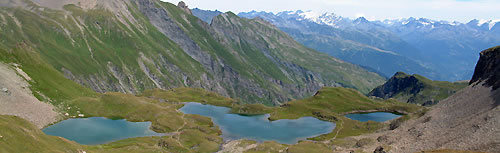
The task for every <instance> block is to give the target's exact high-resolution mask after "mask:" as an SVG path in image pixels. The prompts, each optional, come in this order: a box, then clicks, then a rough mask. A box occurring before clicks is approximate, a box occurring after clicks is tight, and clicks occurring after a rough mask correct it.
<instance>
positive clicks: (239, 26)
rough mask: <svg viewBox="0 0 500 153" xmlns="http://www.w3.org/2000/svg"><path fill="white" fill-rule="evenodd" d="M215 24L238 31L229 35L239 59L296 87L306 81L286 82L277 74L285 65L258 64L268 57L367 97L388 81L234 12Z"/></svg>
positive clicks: (294, 79)
mask: <svg viewBox="0 0 500 153" xmlns="http://www.w3.org/2000/svg"><path fill="white" fill-rule="evenodd" d="M214 24H217V26H219V28H222V29H235V30H236V31H239V32H240V33H237V34H236V36H231V35H230V34H227V35H226V37H228V38H229V41H230V43H231V45H232V47H233V49H234V50H235V51H237V52H238V54H240V55H251V56H242V57H245V60H246V61H248V62H249V63H250V64H254V67H257V68H258V69H262V70H269V71H271V72H273V73H267V74H266V73H264V74H265V75H270V76H273V77H274V78H278V79H280V78H281V80H282V81H283V82H287V81H289V79H291V81H293V82H294V83H295V84H303V83H304V80H301V79H299V78H293V77H292V78H288V79H286V76H284V75H285V74H283V73H281V71H280V70H277V69H278V67H280V66H281V64H282V63H274V62H270V63H265V62H262V61H259V59H265V58H267V57H266V55H264V54H265V53H266V54H269V56H271V57H273V58H277V59H280V60H282V61H287V62H291V63H294V64H297V65H298V66H301V67H303V68H306V69H307V70H310V71H312V72H316V73H319V74H321V77H322V79H324V80H332V81H335V82H336V83H339V84H341V85H342V86H344V87H348V88H354V89H357V90H359V91H361V92H363V93H368V92H369V91H370V90H371V89H373V87H374V86H376V85H377V84H380V83H381V82H380V81H383V80H385V79H384V78H383V77H381V76H379V75H377V74H375V73H371V72H368V71H366V70H364V69H362V68H361V67H359V66H356V65H353V64H350V63H346V62H343V61H340V60H338V59H335V58H333V57H331V56H328V55H326V54H323V53H320V52H317V51H315V50H312V49H310V48H307V47H305V46H303V45H301V44H299V43H298V42H296V41H295V40H293V38H291V37H290V36H288V35H287V34H286V33H284V32H282V31H280V30H279V29H278V28H276V27H274V26H273V25H271V24H269V23H266V22H265V21H261V20H259V19H246V18H240V17H238V16H237V15H235V14H234V13H232V12H228V13H225V14H222V15H219V16H217V17H215V18H214V22H213V23H212V26H214ZM238 38H239V39H238ZM250 44H253V45H250ZM254 46H258V47H260V48H256V47H254ZM263 72H268V71H263ZM328 83H331V82H328Z"/></svg>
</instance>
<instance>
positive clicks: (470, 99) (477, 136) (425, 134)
mask: <svg viewBox="0 0 500 153" xmlns="http://www.w3.org/2000/svg"><path fill="white" fill-rule="evenodd" d="M498 55H500V50H499V49H498V47H495V48H491V49H488V50H486V51H483V52H482V53H481V57H480V59H479V63H478V65H477V67H476V71H475V73H474V77H473V79H472V80H471V83H472V85H470V86H468V87H466V88H464V89H463V90H460V91H459V92H457V93H456V94H454V95H452V96H450V97H448V98H446V99H444V100H442V101H441V102H440V103H438V104H437V105H435V106H433V107H432V108H431V110H430V111H429V112H427V113H426V114H425V115H423V116H422V117H420V118H418V119H415V120H411V121H408V122H406V123H404V124H403V125H402V126H401V127H399V128H397V129H396V130H394V131H393V132H390V133H389V134H387V136H389V137H390V138H389V140H388V141H389V143H388V144H391V145H392V149H391V151H390V152H417V151H423V150H436V149H455V150H473V151H482V152H500V128H499V127H500V108H499V107H498V106H499V105H500V90H498V89H496V88H495V85H498V84H499V83H500V80H499V79H498V75H497V74H498V72H499V71H498V70H499V69H500V64H498V63H500V58H498V57H499V56H498Z"/></svg>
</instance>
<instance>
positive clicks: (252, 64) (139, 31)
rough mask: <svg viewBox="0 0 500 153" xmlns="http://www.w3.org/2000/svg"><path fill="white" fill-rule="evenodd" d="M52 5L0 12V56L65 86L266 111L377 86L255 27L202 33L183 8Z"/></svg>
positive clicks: (79, 2) (214, 27)
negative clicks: (27, 57)
mask: <svg viewBox="0 0 500 153" xmlns="http://www.w3.org/2000/svg"><path fill="white" fill-rule="evenodd" d="M57 2H58V1H55V0H36V1H22V0H11V1H9V2H7V3H0V4H1V5H0V6H1V8H0V35H2V37H1V38H0V42H1V43H0V48H2V49H3V50H5V51H6V52H4V53H2V55H6V56H5V57H6V58H9V57H8V56H14V55H13V54H12V52H10V51H12V50H13V49H14V48H16V47H18V46H25V47H23V48H29V49H28V50H30V51H32V53H33V54H39V56H40V58H41V59H42V60H44V61H45V62H47V63H49V64H50V65H51V66H52V67H54V68H55V69H56V70H58V71H59V72H60V73H63V74H64V76H65V77H66V78H69V79H71V80H73V81H75V82H77V83H79V84H81V85H84V86H86V87H89V88H91V89H93V90H95V91H98V92H109V91H118V92H124V93H140V92H142V91H144V90H146V89H152V88H161V89H170V88H176V87H192V88H204V89H208V90H211V91H215V92H217V93H219V94H221V95H224V96H230V97H234V98H239V99H241V100H242V101H245V102H250V103H256V102H258V103H265V104H268V105H273V104H279V103H281V102H285V101H288V100H291V99H297V98H303V97H306V96H310V95H312V94H313V93H314V92H315V91H317V90H318V89H319V88H320V87H322V86H344V87H350V88H355V89H358V90H360V91H361V92H363V93H368V92H369V91H370V90H371V89H372V88H374V87H376V86H377V85H380V84H382V83H383V81H384V79H383V78H382V77H381V76H379V75H377V74H375V73H372V72H368V71H366V70H365V69H363V68H361V67H359V66H356V65H353V64H350V63H346V62H344V61H341V60H338V59H335V58H332V57H328V56H326V55H324V54H321V53H318V52H316V51H314V50H311V49H308V48H306V47H303V46H302V45H300V44H298V43H296V42H295V41H293V39H291V38H290V37H289V36H287V35H286V34H284V33H283V32H281V31H279V29H277V28H275V27H274V26H272V25H270V24H268V23H267V22H263V21H261V20H248V19H241V18H239V17H237V16H236V15H234V14H232V13H225V14H223V15H221V16H219V17H218V18H219V20H217V21H216V22H214V23H212V24H210V25H209V24H207V23H206V22H203V21H201V20H200V19H199V18H197V17H195V16H193V15H192V14H191V11H189V9H187V6H185V5H183V6H182V8H181V7H177V6H175V5H173V4H170V3H166V2H161V1H157V0H138V1H128V0H113V1H97V0H90V1H83V0H73V1H65V2H64V3H58V5H51V4H53V3H57ZM37 56H38V55H37ZM18 64H20V65H23V63H18Z"/></svg>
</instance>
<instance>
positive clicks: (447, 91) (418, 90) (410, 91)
mask: <svg viewBox="0 0 500 153" xmlns="http://www.w3.org/2000/svg"><path fill="white" fill-rule="evenodd" d="M466 86H467V82H463V81H462V82H447V81H433V80H429V79H427V78H425V77H423V76H420V75H418V74H414V75H408V74H406V73H404V72H398V73H396V74H394V76H392V77H391V78H390V79H389V80H388V81H387V82H386V83H385V84H383V85H381V86H379V87H377V88H375V89H373V90H372V91H371V92H370V93H369V94H368V95H369V96H375V97H379V98H384V99H388V98H394V99H397V100H399V101H402V102H407V103H415V104H421V105H434V104H437V103H438V102H439V101H440V100H443V99H445V98H447V97H449V96H451V95H453V94H455V93H456V92H457V91H459V90H460V89H462V88H465V87H466Z"/></svg>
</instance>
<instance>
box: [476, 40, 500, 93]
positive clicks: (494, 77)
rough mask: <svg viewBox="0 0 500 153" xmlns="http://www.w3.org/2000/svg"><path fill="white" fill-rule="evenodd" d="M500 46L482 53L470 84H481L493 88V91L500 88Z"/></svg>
mask: <svg viewBox="0 0 500 153" xmlns="http://www.w3.org/2000/svg"><path fill="white" fill-rule="evenodd" d="M499 80H500V46H497V47H494V48H490V49H487V50H485V51H482V52H481V53H480V58H479V62H477V65H476V69H475V70H474V76H472V79H471V80H470V83H469V84H475V83H476V84H480V83H483V85H485V86H488V87H492V88H493V90H496V89H498V87H500V81H499Z"/></svg>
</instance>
